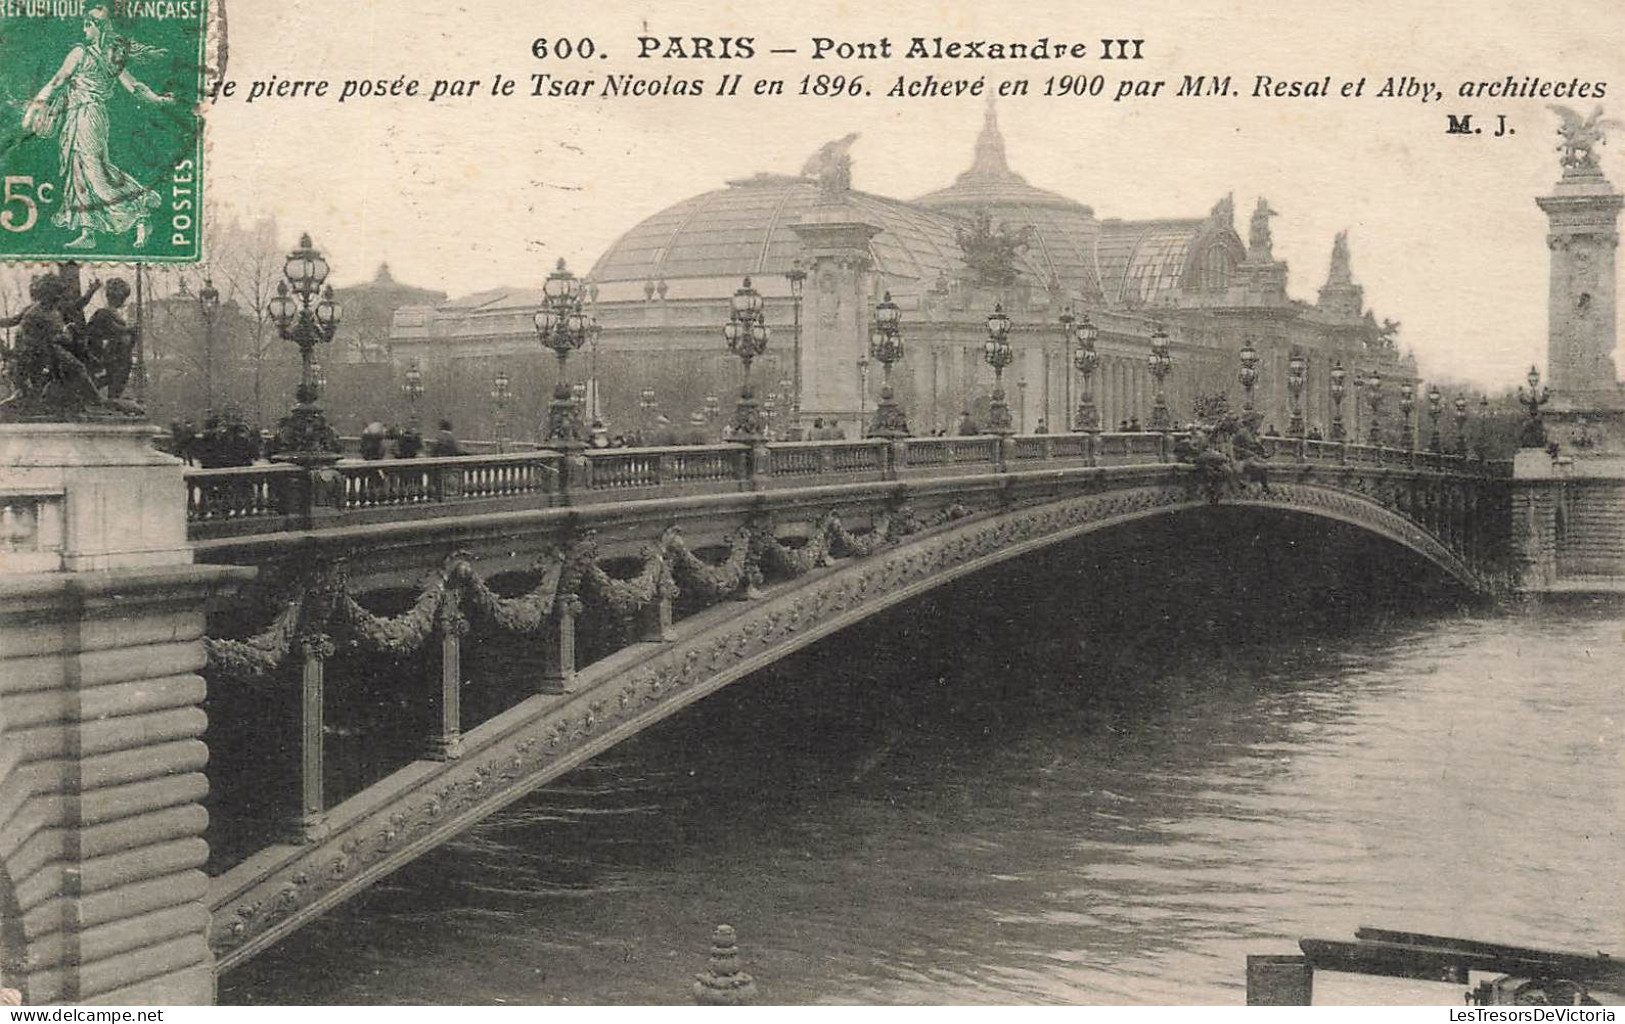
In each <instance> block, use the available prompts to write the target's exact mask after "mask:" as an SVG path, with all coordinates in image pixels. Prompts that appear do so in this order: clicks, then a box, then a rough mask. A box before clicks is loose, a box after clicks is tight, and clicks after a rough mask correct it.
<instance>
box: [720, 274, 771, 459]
mask: <svg viewBox="0 0 1625 1024" xmlns="http://www.w3.org/2000/svg"><path fill="white" fill-rule="evenodd" d="M722 336H723V338H724V339H726V340H727V342H728V351H730V352H732V353H733V354H734V355H736V356H738V357H739V361H740V362H741V363H743V364H744V368H745V376H744V383H743V384H741V385H740V388H739V402H738V404H737V405H735V406H734V418H733V439H734V440H735V441H740V442H743V443H745V444H755V443H757V442H759V441H761V440H762V415H761V411H760V409H759V408H758V407H757V405H756V393H755V392H754V391H753V390H752V389H751V384H750V366H751V361H752V360H754V359H755V358H756V357H757V356H759V355H761V354H762V353H763V352H766V351H767V343H768V339H769V338H771V337H772V332H771V331H770V330H768V326H767V324H765V323H763V322H762V296H761V295H760V294H758V293H757V291H756V289H755V288H752V287H751V286H750V278H748V277H747V278H745V280H744V282H743V283H742V284H741V285H740V287H739V288H738V290H736V291H735V292H734V294H733V299H732V300H731V301H730V303H729V310H728V322H727V323H726V324H724V325H723V327H722Z"/></svg>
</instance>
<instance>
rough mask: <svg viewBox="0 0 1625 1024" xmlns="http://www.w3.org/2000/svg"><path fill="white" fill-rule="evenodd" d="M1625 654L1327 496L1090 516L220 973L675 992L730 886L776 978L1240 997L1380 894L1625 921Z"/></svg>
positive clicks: (511, 996)
mask: <svg viewBox="0 0 1625 1024" xmlns="http://www.w3.org/2000/svg"><path fill="white" fill-rule="evenodd" d="M1328 550H1332V551H1335V553H1336V556H1335V557H1333V555H1331V554H1326V553H1325V552H1327V551H1328ZM1311 552H1321V554H1319V555H1315V554H1311ZM1622 665H1625V610H1622V609H1621V608H1620V607H1618V606H1617V605H1616V606H1610V607H1600V608H1599V607H1592V606H1588V605H1583V604H1581V605H1572V604H1571V605H1566V606H1563V607H1548V608H1545V609H1538V610H1522V611H1516V610H1508V609H1497V608H1491V607H1485V606H1482V605H1471V604H1465V603H1461V602H1459V601H1458V600H1456V599H1455V597H1454V596H1453V595H1452V594H1451V592H1450V590H1449V588H1448V587H1447V586H1445V585H1444V584H1443V581H1441V580H1438V579H1436V578H1434V577H1432V576H1430V575H1429V574H1428V573H1426V572H1425V571H1423V570H1422V568H1421V567H1420V566H1419V565H1418V564H1417V563H1414V562H1412V561H1410V560H1408V559H1407V558H1406V557H1405V556H1403V555H1402V554H1400V553H1398V552H1396V551H1394V550H1392V549H1388V548H1382V547H1378V546H1373V545H1371V544H1366V543H1364V542H1361V541H1360V540H1359V539H1358V538H1355V537H1352V536H1350V535H1346V534H1341V533H1338V532H1337V531H1335V530H1334V531H1331V533H1330V535H1328V532H1327V531H1326V530H1325V529H1315V530H1309V531H1303V530H1300V529H1298V528H1295V527H1293V526H1292V525H1291V524H1290V523H1289V522H1286V521H1283V522H1281V523H1277V524H1275V525H1274V526H1273V527H1271V528H1268V529H1265V530H1262V531H1260V530H1258V529H1257V527H1256V525H1247V526H1243V525H1241V524H1240V522H1239V521H1231V520H1229V519H1228V518H1227V517H1226V515H1224V514H1217V513H1216V514H1214V515H1213V516H1211V517H1209V518H1206V519H1196V520H1193V521H1187V522H1184V523H1182V524H1180V525H1179V526H1178V527H1177V529H1176V528H1175V527H1172V526H1168V527H1161V528H1156V529H1151V530H1141V531H1139V532H1138V533H1137V534H1136V535H1135V536H1134V537H1133V538H1117V539H1108V540H1105V541H1095V542H1092V543H1089V544H1081V543H1080V544H1079V545H1078V546H1077V547H1076V548H1075V549H1061V550H1059V551H1052V552H1050V553H1048V554H1047V555H1046V556H1044V557H1043V558H1042V559H1038V560H1030V561H1027V562H1023V563H1019V564H1012V565H1010V566H1007V567H1005V568H1004V569H1001V570H998V571H995V572H991V573H986V574H983V575H982V576H980V577H977V578H975V579H972V580H967V581H963V582H961V583H960V584H958V585H956V586H954V587H951V588H948V589H946V590H944V591H941V592H938V593H937V594H935V595H933V596H931V597H929V598H926V599H923V600H920V601H917V602H914V603H912V604H910V605H908V606H905V607H902V608H899V609H897V610H895V611H894V612H892V613H890V614H888V615H886V616H884V617H882V618H879V619H876V620H873V621H871V622H869V623H866V624H864V625H862V626H860V627H857V628H855V629H853V630H849V631H848V632H846V633H844V634H842V635H841V636H839V637H837V638H834V639H833V640H831V641H826V642H825V643H824V644H823V645H820V646H819V647H817V648H814V649H812V650H809V651H806V652H803V653H802V654H801V655H800V656H798V657H796V658H794V659H791V660H790V661H787V662H785V663H783V664H781V665H780V666H778V667H776V668H774V669H772V670H770V671H765V672H762V673H759V674H758V675H756V676H754V677H752V678H751V679H749V680H746V681H743V682H741V683H740V684H738V685H735V686H733V687H730V688H729V689H727V690H725V691H723V692H722V693H720V694H718V695H717V696H715V697H713V698H711V699H709V700H707V701H704V702H702V703H701V704H699V705H697V706H695V707H693V708H691V709H689V710H688V711H685V712H684V713H682V714H681V715H679V716H677V717H675V718H673V719H671V720H668V721H667V722H666V723H664V724H662V725H661V726H660V727H658V728H656V729H654V730H651V731H649V732H647V733H645V734H643V735H641V736H639V737H637V738H635V739H634V740H632V741H629V742H628V743H626V744H623V745H622V746H621V747H618V748H616V749H615V750H612V751H610V752H609V753H608V754H607V755H605V756H603V757H602V758H600V759H599V760H598V761H596V762H594V763H591V764H589V765H587V766H585V767H583V768H581V769H579V770H577V771H576V772H574V773H572V774H571V775H569V776H566V777H565V778H563V779H561V780H559V782H558V783H557V784H555V785H553V786H551V787H550V788H547V789H545V790H543V791H541V792H538V793H536V794H534V795H533V796H531V797H529V798H527V799H525V800H523V801H521V802H520V803H518V804H516V805H514V806H513V807H511V808H509V809H508V810H507V811H505V812H503V813H501V814H499V815H497V816H495V817H493V818H491V819H488V820H487V821H485V822H483V823H482V824H480V825H479V826H477V827H475V828H474V829H473V830H472V831H470V832H469V833H467V834H465V835H464V836H462V837H461V838H459V839H458V840H457V841H455V842H453V843H451V844H449V845H447V846H445V847H443V848H441V849H440V850H438V851H436V852H435V853H433V854H431V855H429V856H427V857H425V858H423V859H421V860H419V861H418V862H416V863H415V864H413V865H411V866H409V867H408V868H406V869H404V870H402V871H400V872H398V873H397V874H395V875H394V876H392V877H390V878H389V879H387V880H385V881H384V882H383V883H381V884H379V885H378V886H376V887H375V888H374V889H372V890H371V891H370V892H368V893H367V894H365V895H363V896H362V897H359V898H358V899H356V900H354V901H352V902H351V903H349V904H347V905H346V906H344V907H342V908H340V909H338V910H336V911H334V912H333V913H331V914H329V915H328V916H327V917H325V918H324V919H322V920H320V921H318V922H317V923H315V924H313V925H311V926H309V927H307V928H306V929H305V930H303V931H302V932H300V933H298V934H297V935H295V936H294V937H293V938H291V939H290V940H288V941H287V942H286V943H285V944H284V945H282V946H281V947H279V948H277V949H275V950H272V951H271V952H269V953H267V954H265V955H264V956H262V957H260V958H259V959H258V960H255V961H253V962H251V963H249V964H248V965H246V966H244V967H242V968H240V969H239V970H237V971H235V972H233V973H231V974H229V975H227V976H226V977H225V978H224V979H222V986H221V1002H223V1003H462V1002H474V1003H508V1004H518V1003H545V1004H564V1003H569V1004H580V1003H617V1004H625V1003H637V1004H642V1003H682V1002H686V1001H688V999H689V987H690V985H691V984H692V982H693V977H694V974H695V972H697V971H698V970H700V969H701V968H702V967H703V966H704V961H705V956H706V952H707V949H708V945H709V936H710V931H711V928H712V926H713V925H715V924H718V923H723V922H727V923H731V924H733V925H735V926H736V927H737V928H738V930H739V936H740V943H741V949H742V952H743V955H744V959H745V961H746V967H747V969H748V970H750V971H751V972H752V973H753V974H754V975H755V976H756V978H757V980H758V984H759V986H760V989H761V992H762V1000H763V1001H765V1002H775V1003H887V1004H891V1003H932V1004H940V1003H1239V1002H1241V1001H1242V998H1243V982H1244V970H1243V963H1244V958H1245V957H1246V955H1247V954H1248V953H1270V952H1275V953H1282V952H1293V951H1295V943H1296V939H1297V938H1299V937H1300V936H1306V935H1311V936H1319V937H1326V938H1352V937H1353V932H1354V929H1355V928H1356V927H1358V926H1360V925H1362V924H1371V925H1378V926H1384V927H1392V928H1402V929H1409V930H1419V931H1433V932H1439V933H1444V934H1451V935H1462V936H1470V937H1475V938H1481V939H1488V940H1499V941H1506V942H1514V943H1520V944H1527V945H1536V946H1550V947H1560V948H1570V949H1577V950H1583V951H1595V950H1604V951H1611V952H1613V953H1614V954H1616V955H1619V954H1625V845H1622V843H1621V834H1620V832H1621V822H1625V686H1622V683H1621V679H1622V673H1621V671H1620V670H1621V666H1622ZM1316 994H1317V1000H1318V1001H1326V1002H1377V1001H1381V1002H1415V1001H1429V1002H1437V1003H1453V1004H1457V1005H1459V1003H1460V999H1461V988H1460V987H1452V986H1446V985H1427V984H1421V985H1417V984H1410V983H1392V982H1379V981H1371V980H1362V979H1353V978H1348V977H1346V976H1336V975H1321V976H1318V977H1317V979H1316Z"/></svg>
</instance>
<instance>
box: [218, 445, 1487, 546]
mask: <svg viewBox="0 0 1625 1024" xmlns="http://www.w3.org/2000/svg"><path fill="white" fill-rule="evenodd" d="M1181 437H1182V435H1179V434H1160V433H1146V432H1135V433H1091V434H1084V433H1079V434H1032V435H1021V436H1016V437H1008V438H1000V437H997V436H993V435H982V436H976V437H913V438H904V439H901V440H898V441H887V440H883V439H878V438H874V439H866V440H857V441H787V442H778V443H772V444H767V445H762V446H760V447H757V448H752V447H749V446H746V445H739V444H714V445H694V446H685V447H664V448H612V449H596V450H595V449H588V450H586V451H584V452H582V453H581V455H582V459H581V461H583V462H584V463H585V467H586V468H585V471H584V472H582V473H580V474H579V475H572V474H570V473H567V472H566V471H565V468H566V467H565V456H564V455H562V454H561V453H559V452H554V451H525V452H514V453H509V454H504V455H471V456H462V457H457V458H426V459H383V460H377V461H372V462H361V461H353V460H346V461H343V462H340V463H339V464H338V465H337V466H335V467H333V468H332V470H330V471H323V472H331V473H332V474H335V475H336V479H335V480H330V481H329V487H328V490H329V491H330V492H331V496H330V497H329V499H328V501H327V506H326V507H325V508H324V507H321V495H322V490H323V489H322V488H321V487H318V486H313V485H312V483H311V481H309V480H308V479H307V476H308V474H307V472H306V471H305V470H303V469H300V468H298V467H296V466H290V465H257V466H246V467H241V468H232V469H201V470H191V471H189V472H188V473H187V474H186V484H187V508H186V517H187V523H188V531H189V534H190V536H191V538H192V539H193V540H210V539H219V538H226V537H241V536H249V535H254V534H265V533H280V532H284V531H287V530H294V529H308V528H312V527H326V526H342V525H364V524H368V523H375V522H381V521H388V520H390V519H396V518H421V517H427V516H436V515H462V514H467V513H470V512H478V511H504V510H508V509H525V508H538V507H541V508H545V507H551V506H557V505H568V504H594V503H602V502H614V501H628V500H638V499H645V498H653V497H673V496H679V495H694V494H707V493H715V494H725V493H730V492H737V491H742V490H766V489H770V488H779V487H794V486H803V485H806V484H808V483H810V482H812V481H814V480H817V481H819V482H821V483H825V482H832V481H840V480H845V481H848V482H854V483H855V482H861V481H870V480H884V479H903V478H918V477H922V476H933V475H942V476H952V475H964V474H984V473H989V472H993V473H1006V472H1024V471H1030V470H1035V469H1038V468H1041V467H1044V466H1048V465H1064V466H1132V465H1148V464H1158V463H1168V462H1173V461H1175V459H1176V448H1177V446H1178V442H1179V440H1180V439H1181ZM1265 448H1266V451H1267V452H1269V453H1270V456H1271V458H1273V459H1276V460H1283V461H1289V462H1309V463H1322V464H1355V465H1371V466H1395V467H1412V468H1421V469H1429V470H1435V471H1446V470H1454V471H1459V472H1466V473H1470V474H1473V475H1485V474H1487V473H1488V472H1490V470H1489V469H1488V468H1487V467H1486V465H1485V464H1484V463H1482V462H1478V461H1475V460H1472V459H1468V458H1465V457H1463V456H1460V455H1450V454H1444V453H1440V452H1429V451H1413V450H1405V449H1399V448H1385V447H1374V446H1370V445H1364V444H1352V443H1348V442H1337V441H1308V440H1303V439H1298V438H1271V439H1267V440H1266V441H1265Z"/></svg>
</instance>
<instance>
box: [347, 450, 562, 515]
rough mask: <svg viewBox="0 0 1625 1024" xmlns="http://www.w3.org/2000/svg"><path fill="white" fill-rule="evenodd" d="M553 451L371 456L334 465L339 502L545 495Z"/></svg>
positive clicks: (375, 504) (360, 505)
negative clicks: (362, 460)
mask: <svg viewBox="0 0 1625 1024" xmlns="http://www.w3.org/2000/svg"><path fill="white" fill-rule="evenodd" d="M557 460H558V456H556V455H554V454H552V453H551V452H527V453H524V454H520V455H471V456H468V455H465V456H457V457H455V458H436V459H377V460H374V461H371V462H341V463H339V464H338V465H336V466H334V467H333V468H334V470H335V471H336V472H337V473H338V475H339V479H340V481H341V483H342V491H341V496H340V499H339V507H340V508H343V509H346V510H357V509H372V508H397V507H404V506H411V505H431V504H437V503H442V502H454V501H463V500H474V499H480V498H499V497H523V496H528V495H536V496H546V495H549V494H551V493H552V492H553V491H554V490H555V489H556V487H555V483H554V481H555V480H556V478H557V476H558V467H557V464H556V463H557Z"/></svg>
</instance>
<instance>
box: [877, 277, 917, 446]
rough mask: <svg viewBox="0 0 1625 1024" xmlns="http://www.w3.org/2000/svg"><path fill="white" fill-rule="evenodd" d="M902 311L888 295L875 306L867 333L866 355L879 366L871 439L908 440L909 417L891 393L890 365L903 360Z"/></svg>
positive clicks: (888, 293) (889, 294) (889, 293)
mask: <svg viewBox="0 0 1625 1024" xmlns="http://www.w3.org/2000/svg"><path fill="white" fill-rule="evenodd" d="M903 351H904V350H903V311H902V310H901V309H898V308H897V303H895V302H893V301H892V300H891V292H887V293H886V297H885V298H883V299H881V300H880V302H879V303H878V304H877V305H876V306H875V321H874V326H873V327H871V328H870V330H869V354H870V355H871V356H873V357H874V358H875V359H877V360H879V362H880V373H881V377H880V403H879V404H878V405H876V406H875V418H874V419H873V420H872V421H871V422H870V424H869V436H870V437H907V436H908V435H909V430H908V416H907V415H906V414H904V412H903V407H902V406H900V405H898V404H897V398H896V395H895V393H894V392H893V391H892V383H891V368H892V364H893V363H895V362H897V361H898V360H899V359H901V358H903Z"/></svg>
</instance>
